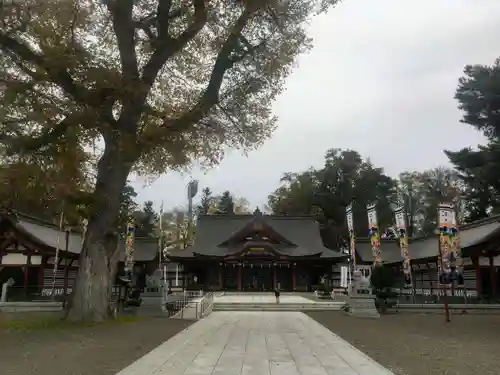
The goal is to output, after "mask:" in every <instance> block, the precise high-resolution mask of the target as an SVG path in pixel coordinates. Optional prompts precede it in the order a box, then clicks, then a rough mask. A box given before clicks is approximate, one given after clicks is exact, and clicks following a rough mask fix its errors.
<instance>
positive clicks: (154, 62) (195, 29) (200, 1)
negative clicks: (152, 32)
mask: <svg viewBox="0 0 500 375" xmlns="http://www.w3.org/2000/svg"><path fill="white" fill-rule="evenodd" d="M193 3H194V20H193V22H192V23H191V24H190V25H189V26H188V27H187V28H186V30H184V32H182V33H181V35H179V37H178V38H175V39H173V38H171V37H170V36H169V35H168V25H169V13H168V12H169V10H170V6H171V0H160V4H159V6H158V12H159V13H158V21H159V25H158V41H157V43H156V49H155V51H154V52H153V54H152V55H151V58H150V59H149V61H148V62H147V63H146V65H145V66H144V69H143V72H142V80H143V82H144V84H145V85H146V87H151V85H152V84H153V82H154V80H155V79H156V76H157V75H158V72H159V71H160V69H161V68H162V66H163V65H164V64H165V62H166V61H167V60H168V59H169V58H170V57H172V56H174V55H175V54H177V53H178V52H179V51H180V50H182V48H184V46H185V45H186V44H187V43H188V42H189V41H191V40H192V39H193V38H194V37H195V36H196V34H198V33H199V32H200V30H201V29H202V28H203V26H205V23H206V22H207V11H206V7H205V0H194V1H193ZM167 8H168V9H167Z"/></svg>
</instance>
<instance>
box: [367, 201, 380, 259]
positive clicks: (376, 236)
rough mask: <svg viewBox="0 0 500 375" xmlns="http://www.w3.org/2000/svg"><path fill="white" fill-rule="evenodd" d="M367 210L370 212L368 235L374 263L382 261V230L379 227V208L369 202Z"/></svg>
mask: <svg viewBox="0 0 500 375" xmlns="http://www.w3.org/2000/svg"><path fill="white" fill-rule="evenodd" d="M366 212H367V214H368V235H369V237H370V243H371V245H372V254H373V265H374V266H376V265H379V264H381V263H382V257H381V253H380V232H379V229H378V219H377V208H376V205H375V204H367V205H366Z"/></svg>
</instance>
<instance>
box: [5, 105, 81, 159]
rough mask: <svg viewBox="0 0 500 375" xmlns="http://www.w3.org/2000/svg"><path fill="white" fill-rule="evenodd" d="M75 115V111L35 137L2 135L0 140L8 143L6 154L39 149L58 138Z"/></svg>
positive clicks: (72, 123)
mask: <svg viewBox="0 0 500 375" xmlns="http://www.w3.org/2000/svg"><path fill="white" fill-rule="evenodd" d="M77 117H78V114H77V113H74V114H70V115H68V116H66V117H65V118H64V119H63V120H61V121H59V122H58V123H57V124H56V125H54V126H53V127H51V128H48V129H46V130H45V131H43V132H42V134H41V135H39V136H38V137H36V138H33V137H30V136H25V135H21V136H18V137H15V138H13V139H9V137H8V136H2V137H1V140H2V142H5V143H7V144H9V143H10V144H9V149H8V150H7V153H8V155H14V154H19V153H31V152H34V151H37V150H39V149H40V148H41V147H42V146H45V145H48V144H50V143H53V142H55V141H57V140H59V138H61V137H62V136H63V135H64V134H65V133H66V132H67V131H68V129H69V127H70V126H71V125H74V122H75V119H76V118H77Z"/></svg>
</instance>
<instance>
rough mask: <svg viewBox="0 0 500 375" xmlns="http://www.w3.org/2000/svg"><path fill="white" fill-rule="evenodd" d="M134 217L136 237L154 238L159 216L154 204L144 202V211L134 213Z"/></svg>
mask: <svg viewBox="0 0 500 375" xmlns="http://www.w3.org/2000/svg"><path fill="white" fill-rule="evenodd" d="M133 216H134V219H135V224H136V232H135V235H136V237H153V236H154V233H155V227H156V222H157V221H158V214H157V213H156V211H155V210H154V208H153V202H152V201H146V202H144V206H143V208H142V211H136V212H134V215H133Z"/></svg>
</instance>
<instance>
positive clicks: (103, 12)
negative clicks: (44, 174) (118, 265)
mask: <svg viewBox="0 0 500 375" xmlns="http://www.w3.org/2000/svg"><path fill="white" fill-rule="evenodd" d="M335 3H336V0H291V1H280V0H261V1H218V0H213V1H206V0H193V1H188V2H186V1H181V0H139V1H137V0H104V1H97V0H90V1H84V0H74V1H65V2H59V1H51V0H49V1H44V2H42V1H38V0H28V1H26V2H22V3H12V4H10V5H9V4H7V5H6V6H4V7H2V14H1V18H0V22H1V27H0V51H1V52H2V53H1V54H0V64H1V66H2V77H0V78H1V84H2V86H3V87H4V90H3V91H2V93H1V94H0V95H1V97H0V102H1V111H0V134H1V137H2V141H3V142H2V144H3V145H4V147H3V151H4V154H5V155H25V154H30V153H42V154H44V155H45V156H46V157H47V156H50V155H60V154H64V153H63V152H62V151H61V150H62V149H63V148H64V147H66V149H68V150H73V152H74V153H75V155H74V156H71V157H69V156H68V157H67V159H68V160H69V161H71V162H72V164H73V165H77V164H78V163H77V160H79V158H81V157H83V159H84V160H85V161H86V162H87V161H88V162H90V163H95V167H96V171H97V173H96V176H95V179H94V186H95V188H94V191H93V194H92V197H91V205H90V207H89V208H90V209H89V224H88V230H87V232H86V236H87V239H86V241H85V242H84V249H83V251H82V259H81V260H80V268H79V275H78V277H77V286H76V287H75V288H74V291H75V293H74V295H73V301H72V303H71V304H69V306H70V310H69V315H68V317H69V319H71V320H103V319H105V318H106V316H107V314H108V311H107V310H108V306H109V288H108V287H107V285H106V284H107V283H108V281H109V277H110V275H107V274H108V273H109V272H110V271H111V270H112V268H113V267H110V265H112V264H113V262H114V259H117V256H116V254H115V253H116V246H110V244H111V242H110V241H108V240H106V239H107V238H109V234H110V233H111V231H113V229H114V226H115V225H116V220H117V217H118V215H119V210H120V194H121V193H122V191H123V188H124V187H125V185H126V181H127V178H128V175H129V173H130V172H131V171H132V170H135V171H136V172H137V173H141V174H158V173H162V172H164V171H165V170H166V169H175V168H183V167H185V166H187V165H189V164H190V163H191V161H193V160H196V161H198V162H202V163H208V164H214V163H217V162H219V161H220V160H221V158H222V157H223V155H224V150H225V149H227V147H232V148H239V149H243V150H250V149H253V148H256V147H258V146H259V145H261V144H262V143H263V142H264V141H265V140H266V139H267V138H269V136H270V135H271V133H272V131H273V130H274V128H275V124H276V118H275V117H274V116H273V114H272V112H271V104H272V102H273V99H274V98H275V97H276V95H277V94H279V93H280V92H281V91H282V89H283V82H284V79H285V77H286V76H287V75H288V74H289V73H290V71H291V69H292V67H293V63H294V60H295V57H296V56H297V55H298V54H300V53H301V52H304V51H307V50H308V49H309V48H310V47H311V40H310V38H308V37H307V35H306V26H307V22H308V21H309V20H310V18H311V16H313V15H314V14H317V13H318V12H323V11H326V10H327V9H328V8H329V7H330V6H331V5H334V4H335ZM95 145H97V147H96V149H97V151H96V152H93V151H91V150H93V148H94V146H95ZM106 275H107V277H106ZM89 301H90V302H89Z"/></svg>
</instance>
